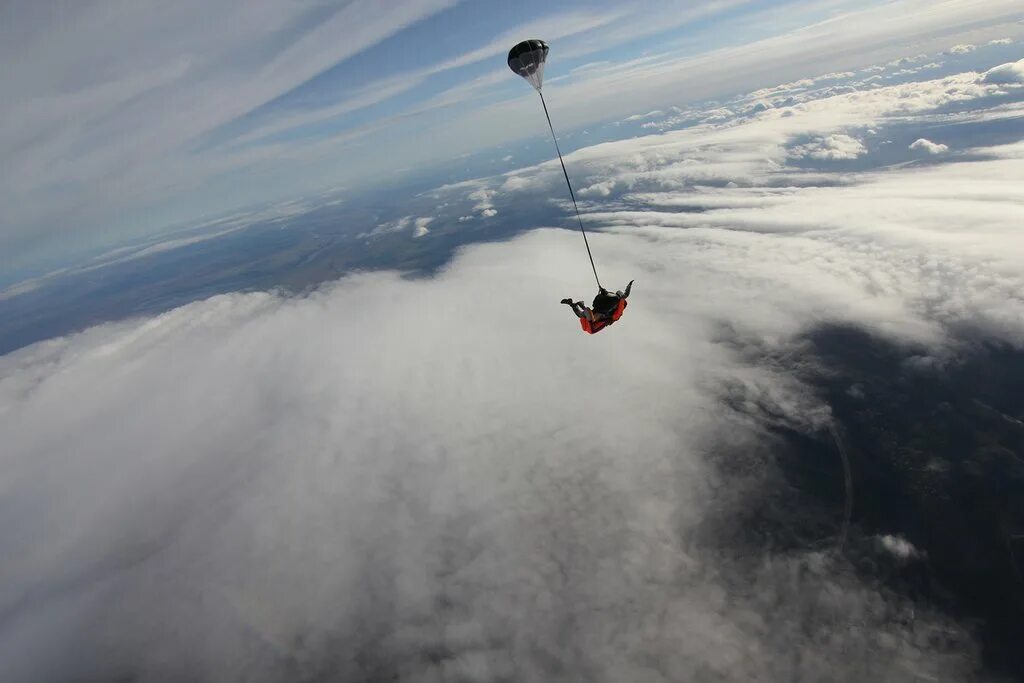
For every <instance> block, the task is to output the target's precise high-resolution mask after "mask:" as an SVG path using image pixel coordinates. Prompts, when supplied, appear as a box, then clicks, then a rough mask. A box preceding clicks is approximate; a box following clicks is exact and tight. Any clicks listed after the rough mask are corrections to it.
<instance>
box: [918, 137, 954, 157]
mask: <svg viewBox="0 0 1024 683" xmlns="http://www.w3.org/2000/svg"><path fill="white" fill-rule="evenodd" d="M908 149H912V150H924V151H925V152H927V153H928V154H943V153H944V152H948V151H949V145H943V144H941V143H935V142H932V141H931V140H927V139H925V138H918V139H917V140H914V141H913V142H912V143H910V147H909V148H908Z"/></svg>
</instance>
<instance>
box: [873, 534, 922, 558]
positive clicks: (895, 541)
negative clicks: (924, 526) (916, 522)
mask: <svg viewBox="0 0 1024 683" xmlns="http://www.w3.org/2000/svg"><path fill="white" fill-rule="evenodd" d="M878 541H879V543H880V544H881V546H882V547H883V548H885V550H886V551H888V552H890V553H892V555H893V556H894V557H896V558H897V559H899V560H901V561H903V562H906V561H908V560H913V559H916V558H918V557H922V556H923V555H924V553H922V552H921V551H920V550H918V549H917V548H916V547H914V544H913V543H911V542H910V541H908V540H907V539H905V538H903V537H902V536H898V535H895V534H885V535H884V536H880V537H879V539H878Z"/></svg>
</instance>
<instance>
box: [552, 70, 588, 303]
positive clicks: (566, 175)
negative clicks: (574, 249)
mask: <svg viewBox="0 0 1024 683" xmlns="http://www.w3.org/2000/svg"><path fill="white" fill-rule="evenodd" d="M537 94H538V95H540V103H541V106H543V107H544V118H546V119H547V120H548V129H550V130H551V139H552V140H554V142H555V151H556V152H558V163H560V164H562V175H564V176H565V184H566V185H568V186H569V197H571V198H572V208H573V209H575V210H576V221H577V222H578V223H579V224H580V232H581V233H582V234H583V244H585V245H587V256H588V257H590V267H591V268H592V269H593V270H594V280H596V281H597V288H598V289H602V287H601V278H599V277H598V276H597V266H595V265H594V255H593V254H592V253H590V242H589V241H587V231H586V230H584V229H583V219H582V218H580V207H579V206H577V205H576V195H575V193H573V191H572V183H571V182H569V172H568V171H566V170H565V161H564V160H563V159H562V150H561V149H559V147H558V136H557V135H555V127H554V126H552V125H551V115H550V114H548V103H547V102H545V101H544V93H543V92H541V91H540V89H539V88H538V89H537Z"/></svg>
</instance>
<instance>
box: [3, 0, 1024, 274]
mask: <svg viewBox="0 0 1024 683" xmlns="http://www.w3.org/2000/svg"><path fill="white" fill-rule="evenodd" d="M1019 18H1020V17H1019V5H1018V4H1017V3H1016V2H1013V1H1012V0H986V1H985V2H971V1H967V0H957V1H950V2H939V3H934V2H917V1H914V0H908V1H905V2H895V3H881V2H868V3H865V2H842V1H836V2H827V3H822V2H801V1H799V0H794V1H791V2H780V1H769V2H757V1H745V0H718V1H715V2H670V1H665V0H658V1H638V2H630V3H623V2H559V3H547V2H539V1H524V2H515V3H507V2H497V1H491V0H480V1H471V0H467V1H464V2H457V1H456V0H402V1H396V2H390V3H388V4H387V6H386V8H385V7H383V6H381V5H380V3H377V2H371V1H369V0H352V1H350V2H326V1H323V2H312V3H282V2H276V1H264V0H258V1H257V2H235V1H233V0H215V1H213V2H206V1H204V2H180V3H173V4H172V5H167V4H166V3H155V2H114V1H103V2H65V1H62V0H54V1H53V2H46V3H38V2H30V1H28V0H15V1H14V2H8V3H4V4H3V7H0V59H2V61H3V63H4V64H5V68H4V70H3V73H2V74H0V91H2V92H3V98H2V103H0V114H2V117H3V120H4V122H5V124H4V127H3V131H2V132H0V201H2V202H3V204H4V206H5V207H6V210H5V211H4V213H3V216H2V218H0V249H2V251H3V254H4V268H5V270H6V269H11V270H17V271H18V272H22V271H25V272H26V273H28V272H31V271H32V270H33V269H38V268H39V267H42V266H44V265H54V264H58V263H59V264H61V265H63V262H66V261H67V260H68V258H70V257H73V256H75V255H76V254H81V253H84V252H86V251H88V250H90V249H92V250H95V249H96V248H98V247H101V246H102V247H109V246H112V245H116V243H117V242H118V241H120V240H123V239H125V238H127V237H130V236H132V237H137V236H140V235H145V234H148V233H152V232H153V231H156V230H159V229H161V228H164V227H166V226H167V225H169V224H172V223H179V222H182V221H196V220H199V219H202V218H204V217H209V216H214V215H220V214H224V213H226V212H229V211H232V210H237V209H239V208H242V207H245V206H249V205H252V204H253V203H256V202H263V201H266V200H274V199H282V198H286V197H294V196H297V195H302V194H303V193H308V192H311V191H316V190H322V189H324V188H329V187H339V186H348V187H356V188H358V187H361V186H362V187H365V186H366V185H372V184H375V183H378V184H379V183H380V182H382V181H385V180H388V179H389V178H390V176H391V174H393V173H394V172H396V171H399V170H406V171H407V170H409V169H412V170H417V171H427V170H429V169H430V167H431V166H432V165H435V164H436V163H438V162H439V161H444V160H450V159H451V158H453V157H456V156H458V155H461V154H465V153H468V152H473V151H479V150H481V149H484V148H487V147H490V146H494V145H500V144H508V143H510V142H513V141H515V140H520V139H523V138H524V137H528V136H535V135H537V134H538V126H537V123H538V122H537V120H536V119H537V112H536V111H535V107H536V103H535V102H534V101H533V100H532V99H531V98H532V97H533V95H532V93H531V92H529V89H528V88H525V87H524V85H523V83H520V82H516V79H514V77H512V76H511V75H510V74H509V73H507V70H506V68H505V65H504V55H505V53H506V52H507V50H508V47H509V45H511V44H513V43H514V42H516V41H517V40H519V39H522V38H524V37H530V36H539V37H543V38H545V39H547V40H548V41H549V42H551V43H552V45H553V46H554V47H553V53H552V62H551V66H550V68H549V69H548V80H549V85H548V92H549V97H550V98H551V100H552V104H553V107H554V109H555V110H556V118H557V121H558V123H559V124H560V125H562V126H564V127H565V128H566V129H567V130H571V129H572V128H575V127H578V126H580V125H584V124H586V123H589V122H595V121H608V120H612V119H615V118H618V117H622V116H626V115H629V114H636V113H638V111H647V110H652V109H657V108H660V107H664V106H668V105H682V104H685V103H687V102H690V101H695V100H702V99H707V98H711V97H719V96H723V95H727V94H734V93H736V92H739V91H741V90H749V89H751V88H753V87H756V86H758V85H770V84H772V83H778V82H783V81H786V80H791V79H795V78H798V77H802V76H806V75H807V73H805V72H806V69H807V67H808V65H811V64H813V65H814V67H815V69H816V70H820V72H821V73H824V72H826V71H834V70H841V69H846V68H851V67H855V66H863V65H865V64H867V63H869V62H871V61H872V60H878V59H884V58H896V57H899V56H903V55H904V54H905V53H906V51H907V49H910V48H912V49H913V50H915V51H924V52H928V51H932V50H934V49H939V48H941V47H946V46H948V45H951V44H956V43H958V42H968V43H970V42H979V41H981V42H984V40H985V39H987V38H1004V37H1011V38H1013V37H1016V36H1017V35H1019V34H1020V33H1021V25H1020V24H1019V23H1015V22H1018V21H1019ZM961 38H963V40H961ZM541 132H542V131H541Z"/></svg>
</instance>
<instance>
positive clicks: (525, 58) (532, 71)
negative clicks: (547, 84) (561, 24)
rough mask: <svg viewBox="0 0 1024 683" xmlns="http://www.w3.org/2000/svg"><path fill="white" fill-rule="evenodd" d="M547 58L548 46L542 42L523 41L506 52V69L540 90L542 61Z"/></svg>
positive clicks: (542, 71) (533, 40) (535, 40)
mask: <svg viewBox="0 0 1024 683" xmlns="http://www.w3.org/2000/svg"><path fill="white" fill-rule="evenodd" d="M547 58H548V44H547V43H545V42H544V41H543V40H537V39H532V40H524V41H523V42H521V43H519V44H518V45H516V46H515V47H513V48H512V49H511V50H509V51H508V68H510V69H512V71H514V72H515V73H517V74H519V75H520V76H522V77H523V78H525V79H526V80H528V81H529V82H530V85H532V86H533V87H534V88H536V89H537V90H538V91H539V90H540V86H541V83H542V82H543V81H544V61H545V60H546V59H547Z"/></svg>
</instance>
